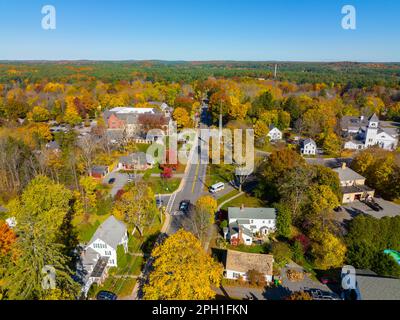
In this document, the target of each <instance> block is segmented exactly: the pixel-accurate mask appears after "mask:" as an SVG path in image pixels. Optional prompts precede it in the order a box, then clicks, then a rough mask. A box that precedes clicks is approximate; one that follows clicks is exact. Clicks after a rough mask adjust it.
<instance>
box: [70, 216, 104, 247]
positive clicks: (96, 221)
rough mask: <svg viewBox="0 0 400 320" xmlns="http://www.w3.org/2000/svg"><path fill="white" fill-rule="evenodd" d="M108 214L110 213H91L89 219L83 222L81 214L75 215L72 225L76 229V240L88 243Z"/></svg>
mask: <svg viewBox="0 0 400 320" xmlns="http://www.w3.org/2000/svg"><path fill="white" fill-rule="evenodd" d="M109 216H110V213H108V214H104V215H101V216H100V215H97V214H91V215H90V216H89V221H87V222H85V221H84V219H83V216H76V217H75V218H74V220H73V225H74V226H75V227H76V229H77V231H78V240H79V242H82V243H88V242H89V241H90V239H91V238H92V236H93V234H94V233H95V232H96V229H97V228H98V227H99V226H100V224H101V223H102V222H103V221H105V220H106V219H107V218H108V217H109Z"/></svg>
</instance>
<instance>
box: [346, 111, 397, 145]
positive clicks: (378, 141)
mask: <svg viewBox="0 0 400 320" xmlns="http://www.w3.org/2000/svg"><path fill="white" fill-rule="evenodd" d="M342 130H343V133H344V136H345V138H347V141H346V142H345V145H344V148H345V149H350V150H363V149H366V148H369V147H373V146H378V147H380V148H382V149H385V150H395V149H396V148H397V145H398V132H397V130H398V129H397V128H390V127H382V126H381V125H380V121H379V118H378V116H377V115H376V114H373V115H372V116H371V117H370V118H369V119H368V120H367V119H366V118H364V117H363V116H361V117H343V119H342Z"/></svg>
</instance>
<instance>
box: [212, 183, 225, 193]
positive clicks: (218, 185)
mask: <svg viewBox="0 0 400 320" xmlns="http://www.w3.org/2000/svg"><path fill="white" fill-rule="evenodd" d="M224 189H225V184H224V183H222V182H218V183H216V184H213V185H212V186H211V187H210V192H211V193H217V192H218V191H221V190H224Z"/></svg>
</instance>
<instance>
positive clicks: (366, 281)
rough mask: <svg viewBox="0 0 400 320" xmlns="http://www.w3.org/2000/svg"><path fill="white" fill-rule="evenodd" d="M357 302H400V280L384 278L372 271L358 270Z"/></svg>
mask: <svg viewBox="0 0 400 320" xmlns="http://www.w3.org/2000/svg"><path fill="white" fill-rule="evenodd" d="M355 293H356V299H357V300H397V301H398V300H400V279H397V278H391V277H382V276H379V275H377V274H376V273H374V272H372V271H370V270H356V290H355Z"/></svg>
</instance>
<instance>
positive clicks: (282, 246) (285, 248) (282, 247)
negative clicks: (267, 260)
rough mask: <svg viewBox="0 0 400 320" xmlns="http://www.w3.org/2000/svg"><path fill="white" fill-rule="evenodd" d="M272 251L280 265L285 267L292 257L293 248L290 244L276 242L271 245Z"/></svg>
mask: <svg viewBox="0 0 400 320" xmlns="http://www.w3.org/2000/svg"><path fill="white" fill-rule="evenodd" d="M271 253H272V254H273V255H274V260H275V262H276V264H277V265H278V266H279V267H283V266H284V265H286V264H287V263H289V261H290V260H291V259H292V250H290V247H289V245H288V244H286V243H284V242H274V243H273V244H272V246H271Z"/></svg>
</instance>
